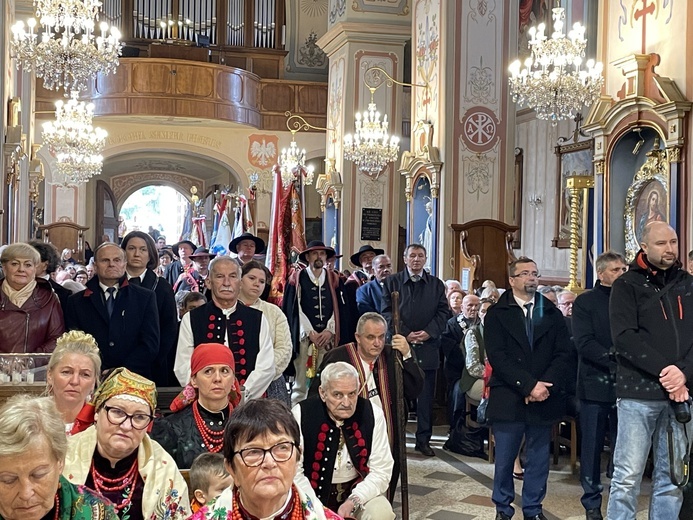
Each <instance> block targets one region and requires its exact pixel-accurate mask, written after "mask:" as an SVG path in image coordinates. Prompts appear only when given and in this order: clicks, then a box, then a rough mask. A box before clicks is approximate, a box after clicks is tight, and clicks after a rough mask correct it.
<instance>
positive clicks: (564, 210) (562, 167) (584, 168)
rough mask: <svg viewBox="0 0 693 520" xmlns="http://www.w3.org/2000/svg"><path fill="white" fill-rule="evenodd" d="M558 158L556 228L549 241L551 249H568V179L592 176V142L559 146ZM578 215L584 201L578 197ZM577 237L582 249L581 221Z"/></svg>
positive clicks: (581, 212) (557, 150) (580, 212)
mask: <svg viewBox="0 0 693 520" xmlns="http://www.w3.org/2000/svg"><path fill="white" fill-rule="evenodd" d="M555 152H556V155H557V156H558V178H557V182H556V227H555V233H554V238H553V240H552V241H551V245H552V246H553V247H557V248H560V249H567V248H569V247H570V200H571V197H572V195H571V193H570V189H569V188H568V186H567V179H568V177H572V176H575V175H586V176H591V175H593V170H594V166H593V164H592V161H593V158H594V141H593V140H591V139H590V140H589V141H580V142H577V143H570V144H561V145H558V146H556V148H555ZM579 200H580V208H579V211H578V214H579V215H582V214H583V213H584V211H583V209H584V201H583V198H582V197H579ZM578 236H579V237H580V242H579V243H578V247H582V220H581V221H580V222H578Z"/></svg>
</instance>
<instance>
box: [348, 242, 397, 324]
mask: <svg viewBox="0 0 693 520" xmlns="http://www.w3.org/2000/svg"><path fill="white" fill-rule="evenodd" d="M372 265H373V272H374V274H375V280H371V281H370V282H368V283H367V284H365V285H362V286H361V287H359V288H358V289H357V291H356V306H357V307H358V310H359V314H360V315H363V314H366V313H367V312H377V313H380V302H381V301H382V299H383V283H384V282H385V278H387V277H388V276H390V275H391V274H392V260H390V257H389V256H387V255H378V256H376V257H375V258H374V259H373V264H372Z"/></svg>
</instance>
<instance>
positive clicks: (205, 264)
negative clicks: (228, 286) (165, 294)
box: [173, 247, 217, 292]
mask: <svg viewBox="0 0 693 520" xmlns="http://www.w3.org/2000/svg"><path fill="white" fill-rule="evenodd" d="M215 256H217V255H215V254H212V253H210V252H209V249H207V248H206V247H198V248H197V249H195V253H193V254H192V255H190V256H189V258H190V259H191V260H192V261H193V268H192V269H191V270H189V271H185V272H183V273H182V274H181V275H180V277H179V278H178V282H177V285H176V286H175V287H174V288H173V290H174V292H179V291H193V292H204V290H205V280H206V279H207V276H209V261H210V260H211V259H212V258H214V257H215Z"/></svg>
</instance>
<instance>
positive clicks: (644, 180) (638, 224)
mask: <svg viewBox="0 0 693 520" xmlns="http://www.w3.org/2000/svg"><path fill="white" fill-rule="evenodd" d="M658 141H659V140H656V141H655V147H654V148H653V149H652V150H650V151H649V152H647V160H646V161H645V164H643V165H642V166H641V167H640V169H639V170H638V172H637V173H636V174H635V177H634V178H633V183H632V184H631V185H630V187H629V188H628V192H627V193H626V204H625V207H624V220H625V235H626V236H625V239H626V260H628V262H632V261H633V259H634V258H635V255H636V253H637V252H638V250H639V249H640V239H641V238H642V232H643V230H644V228H645V226H646V225H647V224H649V223H650V222H656V221H662V222H669V161H668V159H667V153H666V150H662V149H660V148H659V142H658Z"/></svg>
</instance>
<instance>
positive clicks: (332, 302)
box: [283, 240, 354, 404]
mask: <svg viewBox="0 0 693 520" xmlns="http://www.w3.org/2000/svg"><path fill="white" fill-rule="evenodd" d="M335 254H336V253H335V250H334V249H332V248H331V247H327V246H325V244H324V243H323V242H321V241H319V240H314V241H312V242H310V243H309V244H308V248H307V249H306V250H305V251H303V252H301V254H300V255H299V256H298V258H299V260H300V261H301V262H303V263H304V264H308V267H307V268H305V269H301V270H298V271H294V273H293V274H292V275H291V276H290V277H289V280H288V283H287V284H286V289H285V291H284V302H283V310H284V313H285V314H286V316H287V318H288V320H289V328H290V329H291V341H292V343H293V347H294V356H295V360H294V365H293V366H294V369H295V372H296V373H295V382H294V386H293V390H292V394H291V402H292V404H297V403H299V402H300V401H303V400H304V399H305V398H306V396H307V395H308V387H309V386H310V383H311V379H312V378H314V377H315V374H316V371H317V369H318V367H319V366H320V363H321V362H322V358H323V356H324V354H325V352H326V351H328V350H330V349H331V348H332V347H334V346H337V345H339V344H341V343H348V342H350V341H353V332H354V331H353V325H352V324H351V321H350V316H349V314H350V313H349V311H348V306H347V301H346V296H345V294H344V283H343V282H342V281H341V279H340V278H339V275H338V274H337V273H336V272H335V271H333V270H331V269H327V268H326V264H327V259H328V258H332V257H333V256H335ZM309 361H310V363H309ZM289 370H290V369H289ZM289 375H292V374H289Z"/></svg>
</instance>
